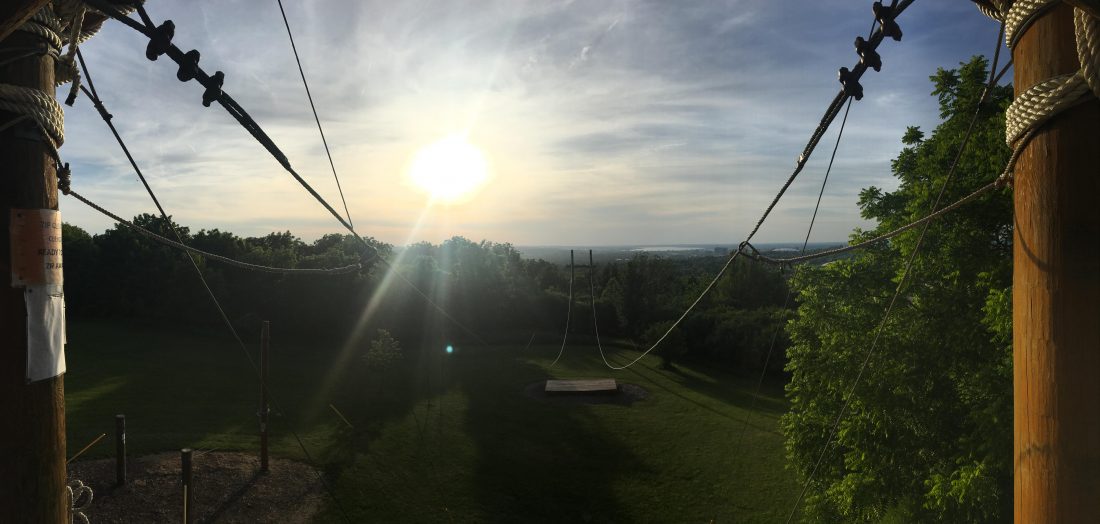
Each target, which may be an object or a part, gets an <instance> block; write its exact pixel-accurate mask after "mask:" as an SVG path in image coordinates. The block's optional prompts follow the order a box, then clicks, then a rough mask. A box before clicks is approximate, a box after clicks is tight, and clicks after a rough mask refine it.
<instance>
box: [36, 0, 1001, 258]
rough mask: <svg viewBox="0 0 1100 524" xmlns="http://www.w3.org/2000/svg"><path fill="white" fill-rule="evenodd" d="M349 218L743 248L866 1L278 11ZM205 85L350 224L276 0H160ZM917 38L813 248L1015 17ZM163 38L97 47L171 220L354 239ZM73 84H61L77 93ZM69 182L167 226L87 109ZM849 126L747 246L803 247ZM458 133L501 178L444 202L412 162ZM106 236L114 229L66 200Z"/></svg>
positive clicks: (412, 4) (547, 2)
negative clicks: (233, 110)
mask: <svg viewBox="0 0 1100 524" xmlns="http://www.w3.org/2000/svg"><path fill="white" fill-rule="evenodd" d="M285 7H286V9H287V16H288V18H289V21H290V24H291V28H292V29H293V31H294V36H295V42H296V44H297V47H298V51H299V53H300V55H301V58H302V64H303V67H304V70H305V73H306V76H307V79H308V80H309V83H310V88H311V89H312V93H313V99H314V101H315V103H316V106H317V111H318V113H319V115H320V119H321V121H322V124H323V125H324V128H325V135H326V137H327V139H328V142H329V145H330V147H331V149H332V155H333V159H334V162H335V165H336V168H337V171H338V173H339V174H340V180H341V183H342V185H343V189H344V193H345V195H346V197H347V200H348V207H349V208H350V212H351V215H352V219H353V220H354V222H355V225H356V229H357V230H358V231H359V232H360V233H361V234H363V235H364V236H371V237H374V238H377V239H380V240H383V241H385V242H389V243H393V244H397V245H403V244H407V243H410V242H415V241H421V240H427V241H431V242H439V241H441V240H443V239H446V238H450V237H452V236H455V235H461V236H464V237H467V238H469V239H472V240H482V239H487V240H492V241H496V242H511V243H513V244H517V245H560V246H578V247H580V246H592V245H662V244H706V243H726V244H728V243H737V242H740V241H741V240H743V239H744V236H745V235H746V234H747V233H748V232H749V230H750V229H751V228H752V225H753V224H754V223H755V222H756V219H757V218H758V217H759V216H760V214H761V213H762V212H763V210H764V208H765V207H766V206H767V204H768V203H769V202H770V201H771V199H772V197H773V196H774V194H775V193H776V191H777V190H778V189H779V188H780V187H781V186H782V184H783V182H784V181H785V180H786V178H787V177H788V176H789V175H790V172H791V170H792V169H793V167H794V164H795V159H796V158H797V156H798V154H799V153H800V152H801V150H802V148H803V147H804V145H805V143H806V141H807V140H808V138H809V136H810V134H811V132H812V131H813V129H814V127H815V126H816V125H817V122H818V120H820V118H821V116H822V114H823V113H824V110H825V107H826V105H827V104H828V103H829V102H830V101H831V100H832V99H833V97H834V95H835V94H836V92H837V91H838V89H839V84H838V82H837V69H838V68H839V67H841V66H846V67H849V68H851V67H852V66H853V65H854V64H855V63H856V61H857V60H858V57H857V56H856V54H855V50H854V47H853V40H854V39H855V37H856V36H857V35H864V36H866V35H867V34H868V32H869V30H870V29H871V27H872V20H873V17H872V14H871V2H870V1H866V2H864V1H862V0H859V1H853V0H847V1H840V0H815V1H808V0H804V1H800V2H772V1H766V0H724V1H718V0H713V1H706V2H691V1H676V2H670V1H667V0H647V1H642V0H614V1H602V0H601V1H596V0H536V1H521V0H499V1H491V0H483V1H459V0H451V1H444V0H440V1H415V0H407V1H400V2H392V1H387V2H380V1H353V0H344V1H337V0H328V1H325V0H315V1H303V2H295V1H287V2H285ZM147 10H148V12H149V14H150V16H151V17H152V18H153V20H154V21H157V22H159V21H161V20H164V19H171V20H173V21H174V23H175V26H176V35H175V39H174V43H175V44H176V45H178V46H179V47H180V48H181V49H183V50H185V51H186V50H188V49H192V48H194V49H198V50H199V51H200V52H201V57H202V58H201V62H200V64H201V65H202V66H203V68H204V69H205V70H207V71H208V72H211V73H212V72H213V71H215V70H221V71H224V72H225V76H226V80H225V85H224V88H225V90H226V92H228V93H229V94H231V95H232V96H233V97H234V98H235V99H236V100H237V102H238V103H240V104H241V106H243V107H244V108H245V109H246V110H248V111H249V112H250V113H251V114H252V116H253V117H254V118H255V119H256V120H257V121H258V122H259V123H260V125H261V126H263V127H264V129H265V130H266V131H267V133H268V134H269V135H270V136H271V137H272V138H273V139H274V140H275V142H276V143H277V144H278V145H279V147H280V148H281V149H282V150H283V151H284V152H285V153H286V155H287V157H288V158H289V160H290V162H291V164H292V165H293V166H294V167H295V168H296V169H297V171H298V172H299V173H300V174H301V175H302V176H303V177H304V178H305V179H306V180H307V181H309V182H310V184H312V185H313V186H314V187H315V188H316V189H317V190H318V192H320V193H321V194H322V195H323V196H324V197H325V198H327V199H328V200H329V201H330V202H331V203H332V204H333V205H334V207H336V208H337V209H341V210H342V206H341V205H340V204H339V195H338V193H337V189H336V183H335V181H334V180H333V176H332V172H331V170H330V168H329V165H328V160H327V159H326V157H325V153H324V148H323V146H322V144H321V140H320V136H319V135H318V132H317V128H316V124H315V123H314V121H313V115H312V113H311V112H310V108H309V103H308V100H307V98H306V92H305V90H304V88H303V86H302V82H301V78H300V77H299V76H298V70H297V66H296V65H295V62H294V56H293V54H292V51H291V46H290V41H289V40H288V38H287V34H286V30H285V28H284V27H283V22H282V18H281V16H280V14H279V7H278V5H277V3H276V2H275V1H274V0H270V1H267V0H262V1H261V0H218V1H212V0H188V1H186V2H168V1H151V2H148V4H147ZM898 22H899V24H900V25H901V27H902V30H903V31H904V37H903V39H902V41H901V42H894V41H892V40H887V41H885V42H884V43H883V44H882V45H881V46H880V47H879V53H880V54H881V55H882V59H883V64H884V65H883V68H882V71H881V72H877V73H876V72H874V71H868V72H867V74H865V75H864V77H863V80H862V84H863V86H864V90H865V97H864V98H863V100H861V101H858V102H854V103H853V106H852V110H851V114H850V116H849V119H848V124H847V128H846V130H845V134H844V139H843V141H842V142H841V144H840V148H839V150H838V153H837V157H836V161H835V165H834V167H833V171H832V174H831V175H830V178H829V183H828V186H827V187H826V190H825V196H824V199H823V201H822V208H821V212H820V213H819V215H818V219H817V224H816V225H815V229H814V233H813V237H812V241H819V242H828V241H843V240H845V239H846V238H847V237H848V234H849V233H850V232H851V231H852V230H853V229H854V228H857V227H866V226H868V223H866V222H865V221H863V220H862V219H861V218H860V217H859V210H858V208H857V206H856V202H857V199H858V194H859V191H860V189H861V188H864V187H867V186H871V185H876V186H879V187H885V188H888V189H889V188H893V187H895V185H896V184H895V182H894V179H893V178H892V176H891V174H890V159H891V158H893V157H894V156H896V155H897V153H898V151H899V150H900V148H901V136H902V134H903V133H904V131H905V129H906V127H907V126H911V125H919V126H921V127H922V129H925V130H929V131H930V130H931V129H932V128H934V127H935V125H936V124H937V122H938V109H937V105H936V101H935V99H934V98H933V97H931V96H930V93H931V89H932V86H931V83H930V82H929V80H928V77H929V76H930V75H931V74H933V73H934V72H935V71H936V69H937V68H939V67H947V68H951V67H956V66H957V65H958V63H959V62H961V61H964V60H967V59H968V58H969V57H971V56H973V55H976V54H984V55H986V56H990V55H991V54H992V52H993V49H994V45H996V43H997V42H996V39H997V31H998V26H997V25H996V24H995V23H994V22H993V21H991V20H989V19H987V18H985V17H984V16H982V15H981V14H980V13H979V12H978V11H977V9H975V8H974V7H973V5H972V4H971V3H970V2H965V1H959V0H918V1H916V2H914V3H913V5H912V6H911V7H910V8H909V9H908V10H907V11H905V12H904V13H903V14H902V15H901V16H900V17H899V19H898ZM146 43H147V40H146V39H145V37H144V36H142V35H140V34H139V33H137V32H135V31H133V30H132V29H129V28H127V27H124V26H122V25H121V24H118V23H114V22H111V23H108V24H107V25H106V26H105V27H104V29H103V30H102V31H101V32H100V33H99V34H98V35H96V36H95V37H94V38H93V39H91V40H90V41H88V42H86V43H84V44H83V45H82V46H81V50H82V53H83V54H84V57H85V59H86V61H87V63H88V67H89V68H90V70H91V76H92V79H93V80H94V82H95V85H96V88H97V90H98V91H99V95H100V97H101V98H102V99H103V101H104V103H105V105H106V106H107V108H108V110H109V111H110V112H111V113H112V114H113V115H114V123H115V125H116V126H117V127H118V129H119V132H120V133H121V134H122V136H123V137H124V138H125V139H126V141H127V142H128V144H129V146H130V147H131V149H132V151H133V153H134V156H135V158H136V160H137V162H138V164H139V165H140V166H141V167H142V169H143V171H144V172H145V174H146V176H147V177H148V179H149V183H150V184H151V185H152V187H153V189H154V190H155V191H156V192H157V195H158V197H159V198H160V200H161V202H162V203H163V204H164V206H165V208H166V209H167V211H168V213H169V214H171V215H172V216H173V219H174V220H175V221H176V222H178V223H181V224H183V225H185V226H187V227H189V228H191V231H192V232H196V231H198V230H200V229H215V228H216V229H220V230H223V231H232V232H234V233H236V234H238V235H241V236H259V235H264V234H267V233H270V232H274V231H288V230H289V231H291V232H292V233H294V234H295V235H297V236H299V237H301V238H302V239H304V240H307V241H309V240H313V239H315V238H318V237H319V236H321V235H324V234H327V233H335V232H341V228H340V226H339V224H338V223H337V222H336V221H335V219H333V218H332V216H331V215H329V214H328V213H327V212H326V211H325V210H324V209H323V208H322V207H321V206H320V205H319V204H317V203H316V202H315V201H314V200H313V199H312V198H311V197H310V196H309V195H308V194H307V193H306V192H305V191H304V190H303V189H302V188H301V187H300V186H299V185H298V184H297V183H296V182H295V181H294V180H293V179H292V178H291V177H290V175H288V174H287V173H286V172H285V171H284V170H283V169H282V167H281V166H280V165H279V164H278V162H276V161H275V160H274V159H272V158H271V157H270V156H269V155H268V154H267V152H266V151H265V150H264V149H263V148H262V147H261V146H260V145H258V144H257V143H256V142H255V140H254V139H252V137H251V136H250V135H249V134H248V133H247V132H245V131H244V130H243V129H242V128H241V127H239V125H237V123H236V121H235V120H233V119H232V117H230V116H229V115H228V114H227V113H226V112H225V111H224V110H223V109H221V108H220V107H219V106H218V105H217V104H214V105H213V106H212V107H209V108H207V107H203V106H202V104H201V98H202V92H203V88H202V87H201V86H200V85H199V84H198V83H196V82H188V83H182V82H179V81H178V80H177V79H176V75H175V73H176V70H177V67H176V65H175V64H174V63H173V62H171V60H169V59H168V58H167V57H162V58H161V59H159V60H157V61H149V60H147V59H146V58H145V45H146ZM67 89H68V88H67V86H65V87H62V88H60V89H59V91H58V92H59V98H64V94H65V93H67ZM65 113H66V115H65V120H66V122H65V128H66V130H65V136H66V141H65V145H64V146H63V147H62V149H61V154H62V157H63V159H64V160H65V161H67V162H70V163H71V164H72V166H73V179H72V184H73V188H74V189H75V190H77V191H79V192H80V193H81V194H83V195H84V196H86V197H88V198H90V199H91V200H93V201H95V202H97V203H99V204H101V205H103V206H104V207H106V208H108V209H110V210H112V211H114V212H115V213H117V214H119V215H122V216H124V217H132V216H135V215H137V214H140V213H152V212H155V208H154V206H153V204H152V202H151V200H150V199H149V198H148V196H147V195H146V194H145V192H144V189H143V187H142V186H141V184H140V182H139V181H138V180H137V177H136V176H135V175H134V173H133V171H132V170H131V168H130V166H129V164H128V162H127V160H126V158H125V157H124V156H123V154H122V153H121V151H120V149H119V148H118V146H117V145H116V144H115V142H114V139H113V137H112V136H111V135H110V133H109V131H108V129H107V127H106V125H105V124H104V123H103V122H102V121H101V120H100V119H99V116H98V115H97V114H96V113H95V110H94V108H93V107H92V105H91V103H90V101H89V100H87V98H86V97H84V96H83V95H81V97H80V99H78V100H77V102H76V104H75V106H74V107H71V108H70V107H65ZM839 123H840V119H839V118H838V119H837V121H836V123H834V125H833V127H831V128H830V130H829V132H828V133H827V134H826V135H825V137H824V138H823V139H822V141H821V144H820V145H819V146H818V149H817V151H816V152H815V154H814V156H813V157H812V159H811V161H810V162H809V164H808V165H807V166H806V169H805V170H804V171H803V174H802V175H801V176H800V177H799V179H798V180H797V181H796V182H795V184H794V186H792V188H791V190H790V191H789V192H788V194H787V195H786V196H785V197H784V199H783V200H782V201H781V202H780V204H779V206H778V207H777V208H776V210H775V212H774V213H773V214H772V216H771V217H770V218H769V220H768V221H767V222H766V223H765V225H764V227H763V228H762V229H761V231H760V233H759V234H758V235H757V237H756V240H757V241H760V242H789V241H800V240H801V239H802V238H803V237H804V236H805V234H806V228H807V225H808V223H809V219H810V215H811V213H812V212H813V206H814V201H815V200H816V197H817V193H818V191H819V190H820V185H821V181H822V178H823V176H824V174H825V168H826V165H827V162H828V158H829V153H830V152H831V150H832V147H833V143H834V141H835V139H836V132H837V129H839ZM456 134H459V135H464V136H465V137H466V140H467V141H468V142H469V143H470V144H473V145H474V146H476V147H477V148H478V149H479V150H480V151H481V153H482V154H483V155H484V159H485V163H486V165H487V166H488V179H487V180H486V181H485V182H484V183H483V184H482V185H481V186H480V187H479V189H478V190H477V192H476V193H474V194H472V195H470V196H468V197H467V198H466V199H465V200H464V201H460V202H456V203H451V204H444V203H440V202H429V200H430V198H429V195H428V194H427V193H425V192H424V191H423V190H421V189H420V188H419V187H416V185H415V184H413V183H412V182H411V181H410V178H409V176H408V170H409V168H410V166H411V165H412V163H413V160H414V158H416V154H417V152H418V151H420V150H421V148H424V147H425V146H427V145H429V144H432V143H435V142H437V141H438V140H440V139H443V138H444V137H447V136H451V135H456ZM61 209H62V215H63V217H64V218H65V220H66V221H67V222H69V223H72V224H75V225H78V226H80V227H82V228H84V229H86V230H88V231H89V232H91V233H93V234H94V233H99V232H102V231H104V230H105V229H107V228H109V227H111V226H112V224H111V223H110V221H109V219H106V218H104V217H102V216H101V215H98V214H97V213H96V212H95V211H93V210H91V209H89V208H87V207H84V205H83V204H81V203H80V202H78V201H76V200H73V199H62V202H61Z"/></svg>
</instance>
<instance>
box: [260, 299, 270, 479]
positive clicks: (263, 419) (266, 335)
mask: <svg viewBox="0 0 1100 524" xmlns="http://www.w3.org/2000/svg"><path fill="white" fill-rule="evenodd" d="M270 347H271V322H269V321H267V320H265V321H264V324H263V328H262V329H261V330H260V471H265V472H266V471H267V414H268V411H269V408H268V406H267V368H268V363H269V361H270V357H269V355H268V350H269V349H270Z"/></svg>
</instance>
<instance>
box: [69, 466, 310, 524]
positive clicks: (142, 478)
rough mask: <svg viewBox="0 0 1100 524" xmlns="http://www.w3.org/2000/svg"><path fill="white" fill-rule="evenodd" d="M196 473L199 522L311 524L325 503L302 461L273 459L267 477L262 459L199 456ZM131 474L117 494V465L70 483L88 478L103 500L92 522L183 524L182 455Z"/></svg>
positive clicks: (93, 508)
mask: <svg viewBox="0 0 1100 524" xmlns="http://www.w3.org/2000/svg"><path fill="white" fill-rule="evenodd" d="M200 453H201V454H200ZM192 468H193V470H192V474H193V476H194V504H195V506H194V508H193V510H192V511H193V515H194V516H195V522H225V523H229V522H241V523H244V522H249V523H251V522H310V521H312V519H313V517H314V515H316V514H317V512H318V511H319V510H320V508H321V505H322V503H323V502H324V491H323V487H322V486H321V481H320V480H319V479H318V477H317V471H316V470H314V469H313V468H310V467H309V466H307V465H305V464H302V463H300V462H295V461H292V460H286V459H275V458H273V459H271V462H270V468H269V471H268V472H267V473H264V474H260V473H259V468H260V461H259V458H258V457H257V456H256V455H255V454H245V453H230V452H217V451H215V452H209V453H202V452H199V451H196V452H195V453H194V456H193V459H192ZM127 475H128V479H127V480H128V482H127V484H126V485H125V486H123V487H120V488H116V487H114V484H115V461H114V459H104V460H92V461H82V462H75V463H73V464H70V465H69V479H70V481H71V480H73V479H80V480H81V481H83V482H84V484H86V485H88V486H90V487H91V488H92V490H93V491H94V493H95V496H94V500H93V501H92V503H91V505H90V506H89V507H88V509H87V510H86V511H85V512H84V513H85V515H87V516H88V519H89V520H90V521H91V522H96V523H100V522H125V523H131V522H133V523H142V524H145V523H150V522H180V521H181V518H182V514H183V509H182V500H183V494H182V490H181V482H180V455H179V453H178V452H177V453H161V454H157V455H150V456H146V457H140V458H137V459H132V460H130V461H129V463H128V464H127Z"/></svg>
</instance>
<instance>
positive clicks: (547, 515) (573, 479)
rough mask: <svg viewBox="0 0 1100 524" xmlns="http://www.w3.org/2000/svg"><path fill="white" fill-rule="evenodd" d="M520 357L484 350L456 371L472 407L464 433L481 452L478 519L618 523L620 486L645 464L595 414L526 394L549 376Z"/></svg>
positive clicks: (463, 361)
mask: <svg viewBox="0 0 1100 524" xmlns="http://www.w3.org/2000/svg"><path fill="white" fill-rule="evenodd" d="M513 354H514V352H513V353H509V352H506V351H504V350H499V349H487V350H482V351H478V352H476V353H474V354H471V355H464V356H463V358H462V359H460V360H457V361H456V362H454V366H453V368H452V371H453V373H454V374H455V375H457V377H458V380H459V385H460V387H461V388H462V391H463V392H464V393H465V394H466V396H467V398H468V400H469V404H468V409H467V412H466V416H465V419H464V422H463V427H464V429H465V431H466V433H467V434H468V435H469V437H470V439H471V440H472V442H473V444H474V445H475V446H476V449H477V462H476V471H475V476H476V478H475V482H474V486H476V488H475V489H476V497H477V499H478V505H479V510H480V511H478V513H479V515H478V516H477V518H476V519H475V520H477V521H482V522H587V521H592V522H612V521H614V520H615V519H616V518H617V516H619V515H621V511H620V506H619V501H618V500H617V499H616V497H615V493H614V491H613V489H612V484H613V482H614V480H615V479H616V477H618V476H619V475H632V474H636V473H637V472H638V471H640V470H641V469H642V468H643V467H642V465H641V463H640V461H639V460H638V458H637V457H636V456H634V455H633V454H632V453H631V452H629V451H627V447H626V446H625V445H624V443H623V442H621V441H619V440H618V439H617V438H615V437H614V436H613V435H612V432H611V431H607V429H606V428H604V427H602V426H601V420H600V418H599V417H598V416H597V415H596V414H594V413H593V412H592V411H591V410H592V407H590V406H587V405H579V404H573V405H561V404H550V403H543V402H538V401H536V400H534V399H531V398H528V397H527V396H526V395H524V393H523V390H524V387H525V386H526V385H528V384H530V383H531V382H535V381H539V380H545V379H546V378H548V376H547V374H546V372H545V371H544V370H543V369H542V368H541V367H539V366H536V365H533V364H530V363H526V362H519V361H516V360H515V359H513V358H510V357H512V356H513ZM607 409H631V408H628V407H624V406H614V407H611V406H608V407H607Z"/></svg>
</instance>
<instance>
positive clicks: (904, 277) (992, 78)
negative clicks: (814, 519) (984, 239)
mask: <svg viewBox="0 0 1100 524" xmlns="http://www.w3.org/2000/svg"><path fill="white" fill-rule="evenodd" d="M1003 34H1004V25H1003V24H1002V25H1001V30H1000V33H999V34H998V35H997V47H996V51H995V52H994V55H993V64H991V66H990V68H989V81H988V83H987V84H986V87H985V89H984V90H983V91H982V96H981V97H980V98H979V99H978V103H977V105H976V107H975V108H974V114H973V115H972V116H971V120H970V124H969V126H968V127H967V130H966V133H965V134H964V135H963V139H962V143H961V144H959V149H958V151H957V152H956V154H955V158H954V160H953V161H952V162H951V167H950V168H949V169H948V171H947V176H946V177H945V178H944V181H943V184H942V185H941V186H940V190H939V192H938V193H937V195H936V199H935V200H934V201H933V203H932V207H931V211H932V213H931V214H930V215H929V217H930V216H932V215H936V214H937V212H939V214H940V215H942V214H943V213H944V212H946V211H945V210H947V209H948V208H951V209H955V208H958V207H959V206H961V205H962V203H965V202H964V201H969V200H968V199H973V198H976V196H975V193H977V194H980V193H983V192H985V191H988V190H990V189H992V188H993V187H996V186H997V185H999V184H1003V183H1006V182H1007V181H1008V180H1009V179H1010V177H1011V174H1012V170H1013V169H1014V167H1015V165H1016V161H1017V159H1018V158H1019V156H1020V154H1021V153H1022V152H1023V149H1024V145H1025V144H1026V143H1027V142H1028V141H1029V140H1030V138H1031V136H1032V134H1033V133H1034V130H1033V131H1032V132H1029V133H1028V134H1027V135H1025V136H1024V137H1023V138H1022V139H1021V140H1020V141H1019V142H1018V145H1017V147H1016V148H1015V150H1014V151H1013V152H1012V156H1011V157H1010V158H1009V160H1008V162H1007V163H1006V165H1005V169H1004V170H1003V171H1002V173H1001V175H1000V176H999V177H998V178H997V180H995V181H993V182H992V183H990V184H988V185H986V186H985V187H983V188H981V189H979V190H978V191H977V192H975V193H972V194H971V195H970V196H969V197H965V198H964V199H963V200H960V201H958V202H956V203H955V204H952V205H951V206H948V207H946V208H944V210H940V209H939V205H940V201H941V199H942V198H943V195H944V193H945V192H946V190H947V186H948V185H949V184H950V183H951V180H952V179H953V178H954V175H955V171H956V170H957V169H958V166H959V160H960V159H961V158H962V155H963V153H964V152H965V151H966V146H967V145H968V144H969V143H970V137H971V136H972V135H973V133H974V128H975V126H976V124H977V120H978V116H979V114H980V113H981V110H982V106H983V104H985V101H986V99H987V98H988V97H989V95H990V94H992V92H993V88H994V87H995V86H996V83H995V82H996V80H997V78H998V77H997V75H996V73H995V72H996V71H997V61H998V59H999V58H1000V50H1001V48H1000V42H1001V36H1002V35H1003ZM929 217H925V218H926V219H927V218H929ZM930 224H931V220H925V221H924V222H923V226H924V227H923V228H921V232H920V235H919V236H918V237H917V243H916V245H914V246H913V251H912V252H910V253H909V257H908V260H907V261H906V263H905V268H904V269H903V270H902V274H901V279H900V280H899V281H898V285H897V287H895V288H894V295H893V296H892V297H891V298H890V302H889V303H888V305H887V306H886V311H885V312H884V313H883V315H882V320H881V321H880V322H879V324H878V326H877V328H876V329H875V335H874V338H873V339H872V340H871V346H870V347H869V348H868V349H867V353H866V355H865V356H864V358H863V361H862V362H861V363H860V366H859V371H858V372H857V373H856V377H855V379H854V380H853V381H852V385H851V386H849V388H848V391H847V393H846V394H845V396H844V402H843V403H842V404H841V406H840V412H839V413H837V416H836V419H835V420H834V421H833V424H832V427H831V428H830V429H829V435H828V436H827V437H826V438H825V445H824V446H822V449H821V453H820V455H818V458H817V461H815V463H814V466H813V468H812V469H811V470H810V473H809V475H807V476H806V481H805V482H804V483H803V485H802V490H801V491H800V492H799V494H798V498H797V499H796V500H795V502H794V505H793V506H792V507H791V512H790V514H788V516H787V522H788V523H790V522H791V521H792V520H793V519H794V515H795V513H797V512H798V508H799V506H800V505H801V503H802V499H803V498H804V497H805V496H806V492H807V491H808V490H809V487H810V484H811V483H812V482H813V478H814V475H816V474H817V470H818V468H819V467H820V466H821V463H822V462H823V461H824V460H825V455H826V454H827V453H828V451H829V448H830V447H831V446H832V444H833V439H834V438H835V437H836V433H837V430H839V429H840V422H841V421H842V420H843V419H844V415H845V414H846V413H847V411H848V406H849V405H850V404H851V401H852V397H853V396H854V394H855V389H856V387H857V386H859V382H860V379H862V378H863V374H864V372H865V371H866V370H867V364H868V363H869V362H870V361H871V357H872V356H874V354H875V349H876V348H877V347H878V342H879V340H880V339H881V337H882V332H883V331H884V330H885V328H886V324H887V322H888V321H889V319H890V313H891V312H892V311H893V309H894V305H895V304H896V303H897V300H898V297H899V296H901V292H902V290H903V289H904V288H905V286H906V284H907V283H908V282H909V280H910V279H911V278H912V273H913V272H912V269H913V264H914V263H915V262H916V259H917V255H918V254H919V253H920V251H921V245H922V244H923V243H924V238H925V235H926V234H927V233H928V228H929V226H930Z"/></svg>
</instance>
